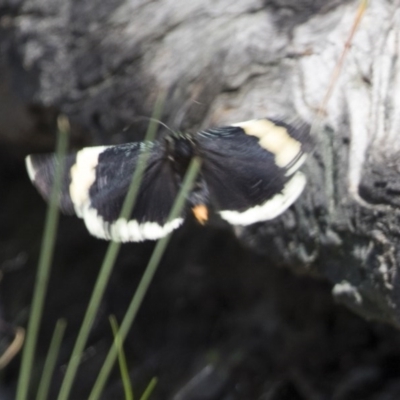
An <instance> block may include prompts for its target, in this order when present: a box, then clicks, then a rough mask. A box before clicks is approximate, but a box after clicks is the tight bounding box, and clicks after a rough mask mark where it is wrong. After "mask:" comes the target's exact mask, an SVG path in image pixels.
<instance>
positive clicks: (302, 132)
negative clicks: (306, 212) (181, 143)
mask: <svg viewBox="0 0 400 400" xmlns="http://www.w3.org/2000/svg"><path fill="white" fill-rule="evenodd" d="M306 130H308V128H307V127H306V126H301V127H299V128H297V129H296V128H293V127H289V126H288V125H286V124H280V123H279V122H277V121H272V120H267V119H263V120H252V121H247V122H242V123H239V124H235V125H232V126H227V127H222V128H216V129H209V130H206V131H202V132H199V133H198V135H197V142H198V145H199V148H200V151H201V154H202V155H203V158H204V160H203V166H202V174H203V177H204V179H205V181H206V183H207V187H208V190H209V195H210V200H211V202H212V204H213V206H214V207H215V209H216V210H217V211H218V212H219V214H220V215H221V217H222V218H223V219H225V220H227V221H228V222H229V223H231V224H234V225H249V224H253V223H255V222H259V221H265V220H269V219H273V218H275V217H277V216H278V215H280V214H281V213H283V212H284V211H285V210H286V209H287V208H288V207H289V206H290V205H291V204H293V202H294V201H295V200H296V199H297V198H298V196H299V195H300V194H301V192H302V190H303V189H304V186H305V183H306V178H305V176H304V174H302V173H301V172H299V171H298V169H299V168H300V166H301V165H302V163H303V162H304V160H305V158H306V151H307V149H308V148H309V146H310V145H309V138H308V136H307V132H306Z"/></svg>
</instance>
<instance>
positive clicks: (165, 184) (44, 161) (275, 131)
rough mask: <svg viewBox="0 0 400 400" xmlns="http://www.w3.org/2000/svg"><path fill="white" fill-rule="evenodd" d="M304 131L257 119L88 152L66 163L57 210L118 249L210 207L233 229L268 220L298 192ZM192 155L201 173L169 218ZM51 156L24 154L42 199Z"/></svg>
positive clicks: (50, 176) (202, 218) (202, 215)
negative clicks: (138, 172) (130, 200)
mask: <svg viewBox="0 0 400 400" xmlns="http://www.w3.org/2000/svg"><path fill="white" fill-rule="evenodd" d="M308 131H309V128H308V126H306V125H304V124H297V125H296V124H295V125H289V124H286V123H283V122H281V121H277V120H270V119H259V120H251V121H246V122H240V123H237V124H234V125H231V126H224V127H220V128H212V129H207V130H204V131H200V132H197V133H196V134H193V135H189V134H171V135H168V136H166V137H164V138H163V139H160V140H157V141H154V142H136V143H127V144H123V145H117V146H99V147H88V148H84V149H82V150H80V151H78V152H77V153H76V154H71V155H68V156H67V157H66V159H65V174H64V176H63V178H62V189H61V195H60V204H59V206H60V208H61V210H62V211H63V212H64V213H67V214H74V213H75V214H76V215H77V216H78V217H80V218H82V219H83V220H84V221H85V224H86V227H87V228H88V230H89V232H90V233H91V234H92V235H94V236H96V237H98V238H103V239H108V240H114V241H121V242H129V241H132V242H138V241H143V240H148V239H150V240H155V239H158V238H161V237H163V236H165V235H167V234H168V233H170V232H171V231H173V230H174V229H176V228H178V227H179V226H180V225H181V224H182V223H183V221H184V219H185V217H186V216H187V215H188V213H190V212H193V214H194V216H195V217H196V218H197V220H198V221H199V222H201V223H204V222H206V221H207V219H208V212H209V209H210V208H211V209H212V210H213V211H214V212H217V213H218V214H219V215H220V216H221V218H223V219H224V220H226V221H228V222H229V223H231V224H233V225H249V224H253V223H255V222H259V221H265V220H270V219H272V218H275V217H277V216H278V215H279V214H281V213H283V212H284V211H285V210H286V209H287V208H288V207H289V206H290V205H291V204H292V203H293V202H294V201H295V200H296V199H297V198H298V196H299V195H300V193H301V192H302V190H303V188H304V186H305V183H306V178H305V176H304V174H303V173H301V172H300V171H298V170H299V168H300V167H301V165H302V164H303V162H304V161H305V158H306V155H307V152H308V150H309V149H310V140H309V135H308ZM145 147H147V148H148V149H149V154H150V155H149V161H148V164H147V167H146V169H145V172H144V175H143V179H142V182H141V185H140V188H139V193H138V196H137V199H136V203H135V206H134V209H133V211H132V213H131V216H130V218H129V220H125V219H122V218H119V215H120V212H121V208H122V204H123V202H124V199H125V196H126V194H127V191H128V188H129V184H130V182H131V178H132V174H133V171H134V170H135V167H136V165H137V161H138V156H139V154H140V152H141V150H142V149H143V148H145ZM193 156H198V157H201V159H202V166H201V170H200V173H199V175H198V177H197V179H196V182H195V185H194V187H193V189H192V191H191V192H190V194H189V195H188V198H187V201H186V205H185V208H184V210H183V212H182V215H181V216H180V217H179V218H176V219H174V220H172V221H168V220H167V219H168V214H169V212H170V209H171V207H172V204H173V202H174V199H175V197H176V195H177V193H178V191H179V188H180V185H181V183H182V180H183V177H184V174H185V172H186V169H187V167H188V165H189V162H190V160H191V158H192V157H193ZM57 162H58V160H57V159H56V157H55V155H30V156H28V157H27V158H26V167H27V170H28V173H29V177H30V179H31V180H32V182H33V184H34V185H35V186H36V187H37V189H38V190H39V192H40V193H41V194H42V195H43V197H44V198H45V199H48V198H49V196H50V192H51V187H52V184H53V180H54V174H55V170H56V163H57Z"/></svg>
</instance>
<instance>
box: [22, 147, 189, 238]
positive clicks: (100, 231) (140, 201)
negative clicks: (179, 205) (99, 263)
mask: <svg viewBox="0 0 400 400" xmlns="http://www.w3.org/2000/svg"><path fill="white" fill-rule="evenodd" d="M145 146H150V147H151V148H150V149H149V152H150V154H149V160H148V163H147V166H146V169H145V172H144V174H143V178H142V181H141V183H140V187H139V191H138V194H137V197H136V202H135V205H134V208H133V210H132V213H131V215H130V218H129V219H128V220H125V219H122V218H119V215H120V212H121V209H122V205H123V202H124V200H125V197H126V195H127V192H128V190H129V185H130V183H131V180H132V175H133V173H134V171H135V168H136V166H137V163H138V157H139V154H140V152H141V150H142V149H143V148H144V147H145ZM164 154H165V152H164V149H163V148H162V145H161V144H160V143H147V144H144V143H129V144H125V145H119V146H109V147H88V148H84V149H82V150H81V151H79V152H77V153H76V154H73V155H69V156H67V157H66V159H65V174H64V176H63V178H62V190H61V194H60V207H61V209H62V210H63V211H64V212H67V213H71V212H75V213H76V214H77V215H78V216H79V217H80V218H82V219H83V220H84V221H85V224H86V227H87V228H88V230H89V232H90V233H91V234H92V235H94V236H96V237H99V238H103V239H107V240H114V241H120V242H129V241H133V242H137V241H143V240H147V239H150V240H155V239H158V238H160V237H163V236H165V235H167V234H168V233H170V232H171V231H173V230H174V229H176V228H178V227H179V226H180V225H181V224H182V222H183V216H181V217H179V218H176V219H174V220H172V221H168V215H169V212H170V210H171V208H172V204H173V202H174V199H175V197H176V195H177V193H178V190H179V188H178V184H179V183H178V182H176V177H175V175H174V173H173V171H172V169H171V167H170V165H169V163H168V160H167V159H166V157H165V156H164ZM58 162H59V160H57V159H56V157H55V155H47V156H46V155H44V156H35V155H33V156H29V157H27V161H26V163H27V168H28V172H29V175H30V177H31V180H32V182H33V183H34V185H35V186H36V187H37V188H38V190H39V191H40V192H41V194H42V195H43V196H44V197H45V198H46V199H48V198H49V195H50V192H51V186H52V184H53V181H54V173H55V169H56V164H57V163H58Z"/></svg>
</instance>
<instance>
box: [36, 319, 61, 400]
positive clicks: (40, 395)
mask: <svg viewBox="0 0 400 400" xmlns="http://www.w3.org/2000/svg"><path fill="white" fill-rule="evenodd" d="M66 326H67V323H66V321H65V320H64V319H59V320H58V321H57V324H56V327H55V329H54V334H53V337H52V339H51V342H50V347H49V352H48V353H47V357H46V361H45V363H44V367H43V372H42V377H41V379H40V384H39V389H38V392H37V395H36V400H46V399H47V397H48V394H49V389H50V383H51V379H52V377H53V372H54V368H55V366H56V362H57V358H58V354H59V351H60V346H61V342H62V339H63V336H64V332H65V328H66Z"/></svg>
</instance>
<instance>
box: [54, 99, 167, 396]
mask: <svg viewBox="0 0 400 400" xmlns="http://www.w3.org/2000/svg"><path fill="white" fill-rule="evenodd" d="M162 106H163V98H161V97H160V98H159V100H158V101H157V103H156V106H155V107H154V112H153V114H154V115H153V118H154V120H156V119H158V118H159V117H160V114H161V110H162ZM156 132H157V123H156V122H155V121H153V120H152V121H150V123H149V126H148V129H147V133H146V136H145V141H153V140H154V138H155V135H156ZM149 154H150V153H149V148H147V147H145V149H144V150H143V151H142V153H141V154H140V155H139V160H138V166H137V168H136V169H135V172H134V173H133V177H132V181H131V184H130V187H129V190H128V194H127V196H126V198H125V201H124V205H123V207H122V211H121V216H122V215H125V218H127V216H128V215H129V213H130V211H131V210H132V209H133V206H134V203H135V200H136V196H137V193H138V189H139V186H140V182H141V179H142V177H143V173H144V170H145V167H146V163H147V160H148V157H149ZM120 247H121V243H117V242H111V243H110V244H109V246H108V248H107V252H106V255H105V258H104V260H103V264H102V266H101V269H100V272H99V275H98V277H97V280H96V283H95V286H94V289H93V292H92V295H91V298H90V301H89V305H88V308H87V310H86V314H85V316H84V318H83V321H82V325H81V328H80V330H79V333H78V336H77V339H76V342H75V346H74V348H73V350H72V354H71V357H70V360H69V363H68V367H67V370H66V373H65V377H64V380H63V383H62V385H61V388H60V392H59V395H58V400H67V399H68V397H69V395H70V392H71V389H72V385H73V383H74V380H75V376H76V373H77V371H78V367H79V363H80V360H81V356H82V353H83V350H84V349H85V345H86V343H87V339H88V337H89V333H90V330H91V328H92V325H93V321H94V319H95V317H96V315H97V311H98V308H99V306H100V302H101V299H102V298H103V295H104V291H105V288H106V286H107V283H108V281H109V278H110V274H111V272H112V269H113V267H114V264H115V260H116V259H117V255H118V252H119V249H120Z"/></svg>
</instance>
